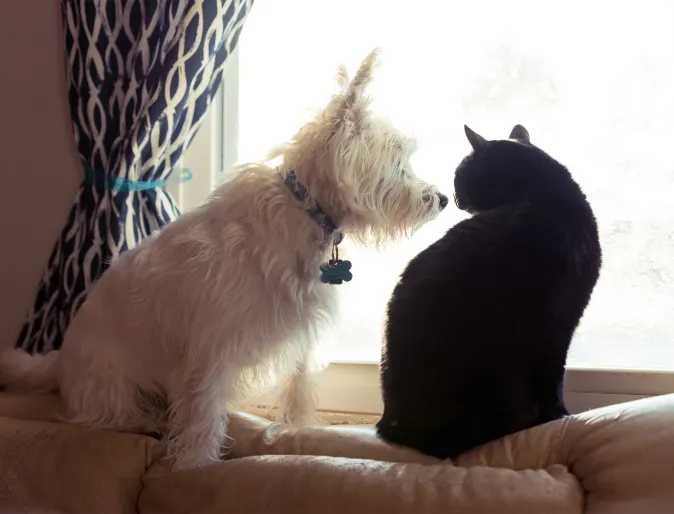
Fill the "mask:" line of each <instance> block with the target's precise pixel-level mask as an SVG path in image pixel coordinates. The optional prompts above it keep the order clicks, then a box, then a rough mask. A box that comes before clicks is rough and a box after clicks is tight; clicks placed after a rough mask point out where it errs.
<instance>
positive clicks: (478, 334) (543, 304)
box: [377, 125, 601, 458]
mask: <svg viewBox="0 0 674 514" xmlns="http://www.w3.org/2000/svg"><path fill="white" fill-rule="evenodd" d="M465 129H466V135H467V137H468V140H469V141H470V144H471V146H472V147H473V152H472V153H471V154H470V155H468V156H467V157H466V158H465V159H464V160H463V161H462V162H461V164H460V165H459V167H458V168H457V170H456V174H455V177H454V187H455V202H456V205H457V207H458V208H459V209H462V210H465V211H467V212H469V213H471V214H474V216H472V217H471V218H469V219H466V220H464V221H462V222H460V223H458V224H457V225H456V226H454V227H453V228H452V229H451V230H449V231H448V232H447V234H446V235H445V236H444V237H443V238H442V239H440V240H439V241H437V242H436V243H434V244H433V245H432V246H430V247H429V248H427V249H426V250H424V251H423V252H421V253H420V254H419V255H417V256H416V257H415V258H414V259H413V260H412V261H411V262H410V263H409V264H408V266H407V269H406V270H405V271H404V272H403V274H402V276H401V279H400V282H399V283H398V284H397V286H396V288H395V290H394V292H393V295H392V297H391V300H390V302H389V305H388V316H387V326H386V347H385V350H384V354H383V357H382V389H383V396H384V413H383V416H382V418H381V420H380V421H379V423H378V424H377V431H378V433H379V435H380V436H381V437H382V438H383V439H385V440H388V441H390V442H392V443H398V444H402V445H405V446H410V447H413V448H416V449H418V450H420V451H422V452H424V453H426V454H428V455H434V456H437V457H440V458H451V457H454V456H456V455H458V454H460V453H462V452H464V451H466V450H469V449H471V448H473V447H475V446H478V445H480V444H482V443H486V442H488V441H491V440H494V439H498V438H500V437H502V436H505V435H507V434H510V433H513V432H516V431H519V430H522V429H525V428H529V427H532V426H535V425H538V424H541V423H545V422H547V421H550V420H554V419H557V418H560V417H562V416H565V415H567V414H568V411H567V410H566V407H565V405H564V399H563V396H562V393H563V381H564V366H565V363H566V355H567V351H568V348H569V345H570V343H571V339H572V337H573V333H574V331H575V329H576V327H577V325H578V323H579V321H580V319H581V317H582V315H583V312H584V310H585V307H586V306H587V304H588V302H589V300H590V296H591V294H592V290H593V289H594V286H595V284H596V282H597V279H598V278H599V269H600V267H601V247H600V245H599V237H598V231H597V223H596V220H595V217H594V215H593V213H592V209H591V208H590V205H589V204H588V202H587V200H586V199H585V195H584V194H583V193H582V191H581V190H580V187H578V184H576V182H575V181H574V180H573V179H572V178H571V175H570V174H569V172H568V171H567V169H566V168H565V167H564V166H562V165H561V164H560V163H558V162H557V161H556V160H554V159H553V158H552V157H550V156H549V155H548V154H546V153H545V152H544V151H542V150H540V149H539V148H537V147H536V146H534V145H532V144H531V142H530V140H529V134H528V132H527V131H526V129H525V128H524V127H522V126H521V125H517V126H516V127H515V128H514V129H513V131H512V133H511V134H510V139H508V140H496V141H487V140H485V139H484V138H483V137H481V136H479V135H478V134H476V133H475V132H473V131H472V130H471V129H469V128H468V127H465Z"/></svg>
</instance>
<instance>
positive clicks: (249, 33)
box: [179, 0, 674, 410]
mask: <svg viewBox="0 0 674 514" xmlns="http://www.w3.org/2000/svg"><path fill="white" fill-rule="evenodd" d="M412 5H414V8H412ZM673 19H674V3H671V2H660V1H657V0H645V1H643V2H639V3H634V2H628V3H610V4H609V3H604V2H590V3H588V2H582V3H581V2H580V1H568V2H564V3H561V4H559V3H558V4H554V5H553V4H549V3H546V2H537V1H525V2H520V3H519V4H518V5H517V8H513V5H512V4H509V3H507V2H506V3H504V2H501V1H499V0H483V1H475V2H470V3H462V4H456V3H442V2H437V1H434V0H417V1H416V2H415V3H414V4H412V3H411V2H402V1H401V2H395V1H394V2H392V1H390V0H367V1H365V0H359V1H356V0H342V1H341V2H328V1H319V0H286V1H284V2H273V1H271V0H267V1H264V0H258V1H257V2H256V4H255V7H254V9H253V10H252V12H251V14H250V17H249V19H248V21H247V25H246V27H245V29H244V30H243V33H242V37H241V40H240V43H239V47H238V50H237V52H236V53H235V55H233V56H232V58H231V59H230V61H229V65H228V66H229V69H228V71H227V74H226V79H225V84H224V94H223V96H222V98H221V99H219V101H218V105H216V106H215V107H214V108H213V110H212V112H211V114H210V115H209V117H210V119H209V120H207V123H206V124H205V126H204V127H203V128H202V130H201V131H200V134H199V136H198V137H197V139H196V140H195V143H194V146H193V147H192V148H191V149H190V152H189V153H188V155H187V156H186V159H185V161H186V165H188V164H187V163H188V161H190V160H191V162H194V163H195V164H189V167H191V168H193V170H194V171H195V180H194V181H193V183H187V184H185V185H184V186H183V187H182V188H181V191H179V194H181V195H182V196H183V200H185V198H187V199H188V200H189V201H187V202H186V204H187V206H189V203H190V201H192V202H196V203H198V201H200V200H201V199H202V198H203V197H204V196H205V194H206V193H207V192H208V191H207V189H208V186H209V185H210V184H211V183H212V181H211V178H212V179H213V181H217V180H222V179H223V178H225V179H226V172H225V173H224V174H221V173H220V172H221V170H222V169H223V168H225V169H228V168H229V167H230V166H231V164H233V163H234V162H236V161H240V162H242V161H248V160H256V159H259V158H261V157H263V156H264V155H265V153H266V151H267V150H268V149H269V148H270V147H272V146H274V145H276V144H277V143H279V142H281V141H283V140H284V139H286V138H288V137H290V136H291V135H292V134H293V133H294V131H295V130H296V129H297V128H298V127H299V126H300V125H301V124H302V123H304V122H305V121H306V120H307V119H308V118H309V116H310V109H311V108H320V107H322V106H323V105H324V104H325V102H326V100H327V99H328V98H329V96H330V94H331V93H332V91H333V88H334V72H335V69H336V67H337V65H338V64H340V63H342V62H344V63H346V64H347V65H349V66H350V68H351V69H353V67H355V66H357V64H358V63H359V62H360V60H361V59H362V58H363V57H364V56H365V55H366V54H367V53H368V52H369V51H370V50H371V49H372V48H374V47H375V46H381V47H382V49H383V53H382V62H383V66H382V67H381V69H380V70H379V71H378V74H377V76H376V78H375V82H374V85H373V88H372V93H373V97H374V108H375V109H378V110H380V111H381V112H383V113H385V114H386V115H387V116H389V117H390V118H392V119H393V121H394V122H395V123H396V124H397V126H399V127H400V128H401V129H404V130H408V131H410V132H413V133H415V134H416V136H417V138H418V139H419V143H420V150H419V151H418V153H417V155H416V156H415V159H414V162H413V164H414V165H415V169H416V171H417V173H418V174H419V175H421V176H422V177H424V178H425V179H427V180H429V181H432V182H434V183H436V184H437V185H438V186H440V188H441V190H444V192H445V193H447V194H451V193H452V189H453V186H452V184H453V173H454V168H455V166H456V165H457V164H458V162H459V161H460V159H461V158H462V157H463V156H464V155H465V154H466V153H467V152H468V151H469V145H468V142H467V141H466V140H465V137H464V135H463V124H464V123H466V124H468V125H470V126H471V127H472V128H474V129H475V130H476V131H478V132H479V133H481V134H482V135H484V136H485V137H487V138H499V137H506V136H507V135H508V133H509V131H510V129H511V128H512V126H514V125H515V124H516V123H522V124H523V125H524V126H526V127H527V129H529V132H530V133H531V137H532V141H533V142H534V143H535V144H537V145H539V146H540V147H541V148H543V149H544V150H546V151H548V152H549V153H550V154H551V155H552V156H553V157H555V158H557V159H558V160H560V161H561V162H562V163H564V164H565V165H567V166H568V168H569V169H570V171H571V173H572V174H573V175H574V177H575V179H576V180H577V181H578V182H579V183H580V185H581V187H582V188H583V190H584V191H585V193H586V194H587V196H588V198H589V200H590V202H591V204H592V206H593V209H594V211H595V215H596V216H597V219H598V222H599V226H600V235H601V240H602V246H603V251H604V265H603V269H602V274H601V278H600V280H599V283H598V284H597V287H596V289H595V291H594V295H593V298H592V301H591V303H590V306H589V307H588V309H587V311H586V314H585V316H584V318H583V320H582V322H581V326H580V327H579V329H578V330H577V332H576V336H575V339H574V342H573V344H572V348H571V352H570V355H569V359H568V367H569V369H570V372H569V379H568V383H567V389H568V390H569V393H570V394H571V395H572V397H573V394H581V393H582V394H586V393H592V394H595V393H599V394H605V395H606V394H609V396H606V397H605V398H604V399H603V400H602V402H605V403H612V402H615V401H621V400H625V399H630V398H632V397H637V396H631V395H650V394H658V393H663V392H669V391H674V376H673V375H671V374H670V373H669V372H670V371H672V370H674V208H673V207H672V206H671V197H672V195H674V163H673V162H672V160H671V158H670V157H669V154H670V151H669V148H670V147H671V144H672V141H674V116H672V113H674V94H672V91H674V65H673V64H672V63H674V33H673V32H672V31H671V27H670V25H671V20H673ZM223 113H224V114H223ZM204 156H207V158H208V162H206V161H205V160H204ZM211 173H212V174H213V175H212V176H211ZM200 175H202V180H201V182H199V181H198V180H196V179H197V177H199V176H200ZM203 177H207V180H206V181H205V182H204V180H203ZM462 217H463V214H462V213H460V212H458V211H457V210H456V209H451V208H449V209H447V210H446V211H445V212H443V213H442V214H441V216H440V217H439V218H438V219H437V220H435V221H434V222H432V223H430V224H428V225H427V226H425V227H424V228H423V229H421V230H420V231H419V232H418V233H417V234H415V235H414V236H413V237H412V238H411V239H410V240H407V241H404V242H402V243H401V244H399V245H395V246H393V247H390V248H389V249H387V250H386V251H379V252H377V251H375V250H373V249H369V248H362V247H357V246H353V245H352V244H351V243H350V242H349V241H348V240H347V241H345V243H343V246H342V253H343V255H345V256H348V258H349V259H350V260H351V261H352V262H353V273H354V280H353V281H352V282H350V283H348V284H345V285H343V286H340V294H341V308H342V313H341V322H340V323H339V326H340V328H339V330H338V331H337V332H336V333H335V334H332V336H331V337H332V339H333V342H332V358H333V360H334V361H338V362H342V363H349V364H344V365H343V366H342V368H341V369H344V370H351V371H350V372H349V373H350V375H349V376H350V377H351V379H353V377H354V376H355V375H354V373H370V375H369V376H370V378H365V375H362V376H361V379H357V380H356V382H358V380H360V382H358V383H360V384H361V385H362V386H363V387H365V385H364V384H368V386H367V387H370V388H372V387H373V385H372V384H373V383H375V385H376V380H377V376H376V367H374V366H370V367H369V368H368V367H367V365H365V368H363V367H358V366H357V365H356V364H354V363H375V362H377V361H378V360H379V355H380V345H381V327H382V316H383V314H384V310H385V306H386V301H387V299H388V297H389V295H390V292H391V290H392V288H393V286H394V284H395V282H396V280H397V276H398V274H399V273H400V271H402V269H403V268H404V266H405V263H406V262H407V261H408V260H409V259H410V258H411V257H412V256H413V255H415V254H416V253H418V252H419V251H421V250H422V249H424V248H425V247H426V246H428V245H429V244H430V243H431V242H432V241H434V240H436V239H437V238H439V237H440V236H441V235H442V234H444V232H445V231H446V230H447V229H448V228H450V227H451V226H452V225H454V224H455V223H456V222H458V221H459V220H460V219H462ZM335 369H337V368H335ZM356 369H358V370H359V371H357V372H356V371H354V370H356ZM364 369H370V371H369V372H364V371H363V370H364ZM373 370H375V371H373ZM602 370H603V371H602ZM615 370H630V372H629V373H627V372H625V371H623V372H620V371H615ZM644 370H647V371H644ZM359 376H360V375H359ZM336 377H337V378H336ZM373 377H374V378H373ZM644 378H645V380H644ZM325 380H326V381H327V382H330V381H333V383H337V382H339V377H338V376H337V375H331V376H329V377H327V378H326V379H325ZM368 380H369V382H368ZM335 381H337V382H335ZM373 381H374V382H373ZM349 387H357V386H354V385H353V380H351V382H350V385H349ZM373 394H374V393H373ZM610 394H613V395H615V396H612V397H611V396H610ZM342 396H344V397H345V398H346V396H349V395H347V394H346V393H343V394H342ZM350 396H353V395H350ZM356 396H357V395H356ZM373 398H374V397H373ZM574 398H575V397H574ZM583 398H584V399H583V400H582V401H581V400H580V399H578V398H577V399H578V401H577V403H576V405H577V406H578V408H584V407H586V406H594V405H595V404H596V402H595V401H594V400H588V398H590V397H589V396H585V397H583ZM344 401H345V402H346V401H349V400H347V399H344ZM350 401H352V402H353V400H350ZM359 401H361V400H359ZM340 402H341V400H340V401H338V402H337V403H339V405H340V406H341V408H344V409H345V410H354V408H353V405H352V406H351V407H349V406H348V405H347V406H344V405H342V403H340ZM373 402H374V400H373ZM588 402H589V403H588ZM600 403H601V402H600ZM368 405H369V406H368V407H367V408H370V409H372V408H374V407H373V406H374V403H372V402H370V403H369V404H368ZM358 408H359V409H360V407H358ZM365 408H366V407H363V409H365Z"/></svg>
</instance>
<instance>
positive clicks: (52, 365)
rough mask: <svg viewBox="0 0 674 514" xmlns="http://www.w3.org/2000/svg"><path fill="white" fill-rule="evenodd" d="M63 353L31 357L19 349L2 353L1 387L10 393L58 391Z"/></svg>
mask: <svg viewBox="0 0 674 514" xmlns="http://www.w3.org/2000/svg"><path fill="white" fill-rule="evenodd" d="M60 355H61V352H59V351H52V352H49V353H47V354H44V355H41V354H36V355H31V354H29V353H27V352H25V351H23V350H21V349H19V348H8V349H6V350H2V351H1V352H0V386H2V387H5V388H6V389H7V390H8V391H16V392H30V393H51V392H55V391H57V390H58V383H57V380H56V379H57V376H58V370H59V361H60V358H59V357H60Z"/></svg>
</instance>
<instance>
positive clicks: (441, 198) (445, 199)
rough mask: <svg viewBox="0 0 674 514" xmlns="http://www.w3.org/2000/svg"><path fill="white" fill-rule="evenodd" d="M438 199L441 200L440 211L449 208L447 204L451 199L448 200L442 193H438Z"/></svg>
mask: <svg viewBox="0 0 674 514" xmlns="http://www.w3.org/2000/svg"><path fill="white" fill-rule="evenodd" d="M438 198H439V199H440V210H442V209H444V208H445V207H447V204H448V203H449V198H447V197H446V196H445V195H443V194H442V193H438Z"/></svg>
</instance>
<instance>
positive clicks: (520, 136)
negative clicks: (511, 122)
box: [509, 124, 531, 143]
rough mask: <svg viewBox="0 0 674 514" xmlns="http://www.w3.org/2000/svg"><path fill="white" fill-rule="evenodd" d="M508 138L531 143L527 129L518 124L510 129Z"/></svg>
mask: <svg viewBox="0 0 674 514" xmlns="http://www.w3.org/2000/svg"><path fill="white" fill-rule="evenodd" d="M509 139H517V140H518V141H523V142H525V143H531V139H529V131H528V130H527V129H525V128H524V127H523V126H522V125H519V124H518V125H515V127H514V128H513V129H512V131H511V132H510V138H509Z"/></svg>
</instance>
